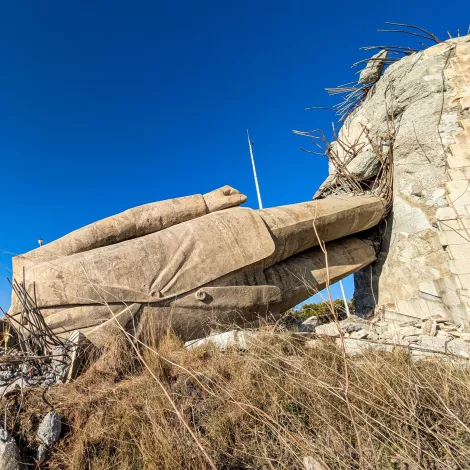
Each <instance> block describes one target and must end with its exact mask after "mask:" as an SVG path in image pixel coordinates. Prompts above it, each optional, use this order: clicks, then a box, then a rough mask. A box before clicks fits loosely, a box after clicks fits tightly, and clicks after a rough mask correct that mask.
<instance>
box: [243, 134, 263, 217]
mask: <svg viewBox="0 0 470 470" xmlns="http://www.w3.org/2000/svg"><path fill="white" fill-rule="evenodd" d="M246 135H247V137H248V147H249V148H250V156H251V165H252V166H253V176H254V177H255V186H256V194H257V196H258V206H259V208H260V209H262V208H263V203H262V202H261V193H260V191H259V184H258V176H257V174H256V166H255V157H254V156H253V142H251V140H250V134H249V133H248V129H247V130H246Z"/></svg>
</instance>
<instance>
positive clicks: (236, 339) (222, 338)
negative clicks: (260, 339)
mask: <svg viewBox="0 0 470 470" xmlns="http://www.w3.org/2000/svg"><path fill="white" fill-rule="evenodd" d="M256 336H257V335H256V333H255V332H250V331H241V330H232V331H226V332H224V333H219V334H216V335H212V336H208V337H206V338H201V339H195V340H191V341H186V343H184V346H185V348H186V349H194V348H198V347H200V346H205V345H207V344H213V345H214V346H217V347H218V348H219V349H222V350H225V349H228V348H236V349H240V350H244V349H248V348H249V347H250V345H251V344H253V343H254V342H255V341H256Z"/></svg>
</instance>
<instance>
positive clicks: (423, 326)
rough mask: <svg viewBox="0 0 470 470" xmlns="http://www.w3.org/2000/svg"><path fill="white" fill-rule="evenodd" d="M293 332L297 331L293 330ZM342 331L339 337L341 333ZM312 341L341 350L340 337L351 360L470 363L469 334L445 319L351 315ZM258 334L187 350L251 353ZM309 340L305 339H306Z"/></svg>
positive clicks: (206, 341)
mask: <svg viewBox="0 0 470 470" xmlns="http://www.w3.org/2000/svg"><path fill="white" fill-rule="evenodd" d="M305 321H306V322H307V324H311V325H315V324H316V323H318V318H317V317H310V318H308V319H306V320H305ZM293 328H294V331H296V330H298V328H297V327H296V326H294V327H293ZM340 331H341V333H340ZM309 333H311V337H312V339H307V341H306V342H305V347H306V348H314V347H317V346H320V345H321V339H322V338H332V339H334V340H335V341H336V344H337V345H338V346H339V347H341V344H342V343H341V338H340V336H341V334H342V336H343V341H344V346H345V350H346V353H347V354H348V355H351V356H354V355H357V354H361V353H363V352H365V351H367V350H376V351H385V352H392V351H393V350H394V348H396V347H398V348H404V349H406V350H408V351H409V352H410V354H411V356H412V358H414V359H424V358H427V357H431V356H432V357H438V358H439V357H440V358H454V359H464V360H467V359H470V333H468V332H466V331H465V326H464V325H457V324H455V323H453V322H452V321H451V320H449V319H447V318H443V317H440V316H438V315H436V316H435V317H434V318H429V319H427V320H421V319H414V320H412V321H407V322H404V323H403V322H402V323H400V322H393V321H390V320H384V319H383V318H381V317H380V316H377V317H375V318H373V319H371V320H365V319H363V318H360V317H357V316H355V315H351V316H350V317H349V318H347V319H345V320H341V321H339V322H338V323H336V322H330V323H326V324H323V325H318V326H316V327H312V328H310V329H309V331H308V332H307V331H305V330H303V331H301V333H300V334H309ZM259 334H260V332H259V330H250V331H248V330H231V331H226V332H223V333H218V334H214V335H211V336H208V337H206V338H201V339H197V340H192V341H187V342H186V343H185V347H186V349H195V348H198V347H201V346H207V345H213V346H215V347H217V348H218V349H221V350H222V351H225V350H227V349H229V348H234V349H238V350H240V351H243V350H247V349H250V347H253V346H254V345H256V343H257V342H259ZM307 338H308V337H307Z"/></svg>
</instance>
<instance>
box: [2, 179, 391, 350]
mask: <svg viewBox="0 0 470 470" xmlns="http://www.w3.org/2000/svg"><path fill="white" fill-rule="evenodd" d="M245 201H246V197H245V196H243V195H242V194H240V193H239V192H238V191H236V190H235V189H233V188H231V187H229V186H225V187H223V188H220V189H218V190H215V191H212V192H210V193H208V194H205V195H195V196H188V197H182V198H177V199H170V200H167V201H161V202H156V203H151V204H146V205H143V206H140V207H135V208H133V209H129V210H128V211H125V212H123V213H121V214H118V215H115V216H112V217H108V218H106V219H104V220H101V221H98V222H96V223H93V224H91V225H88V226H86V227H83V228H81V229H79V230H76V231H74V232H72V233H70V234H68V235H65V236H64V237H62V238H60V239H58V240H56V241H54V242H52V243H49V244H46V245H44V246H42V247H40V248H38V249H36V250H33V251H31V252H29V253H27V254H25V255H21V256H16V257H15V258H14V259H13V271H14V277H15V279H16V280H17V281H18V282H23V280H24V282H25V285H26V287H27V289H28V292H29V293H30V294H31V296H34V297H35V298H36V302H37V305H38V308H39V309H40V310H41V312H42V314H43V316H44V318H45V319H46V322H47V323H48V325H49V326H50V327H51V328H52V329H53V331H55V332H57V333H66V332H67V331H70V330H75V329H80V330H82V331H83V332H84V333H85V334H86V335H87V336H88V337H89V338H90V339H91V340H92V341H94V342H96V343H98V344H100V343H101V342H103V341H104V339H103V338H105V336H106V335H105V334H104V333H106V332H107V331H109V329H110V328H111V327H112V326H113V325H116V323H117V322H119V324H121V325H123V326H125V325H126V324H127V323H129V321H130V320H131V319H133V320H134V325H135V324H139V322H140V323H142V322H143V321H144V320H145V319H152V320H153V321H154V322H155V324H156V325H160V326H161V327H162V328H164V327H166V326H167V325H171V326H172V328H173V329H174V330H175V331H176V332H177V333H178V334H179V335H180V336H181V337H183V338H184V339H190V338H194V337H200V335H202V334H205V333H207V332H209V331H210V329H211V328H214V327H217V326H218V325H222V324H224V325H230V324H234V323H236V324H246V323H250V322H254V321H258V320H259V319H260V318H265V317H268V316H273V317H276V316H278V315H279V314H280V313H282V312H284V311H286V310H287V309H289V308H291V307H293V306H295V305H296V304H298V303H299V302H301V301H302V300H305V299H307V298H308V297H309V296H311V295H312V294H313V293H315V292H316V291H318V290H321V289H323V288H324V287H325V285H326V283H327V282H328V281H329V282H335V281H337V280H339V279H341V278H343V277H344V276H347V275H348V274H350V273H352V272H355V271H357V270H358V269H360V268H362V267H363V266H365V265H367V264H369V263H371V262H372V261H373V260H374V259H375V250H374V248H373V246H372V243H371V242H369V241H363V240H360V239H357V238H344V237H348V236H349V235H352V234H355V233H358V232H361V231H363V230H367V229H368V228H371V227H373V226H374V225H376V224H377V223H378V222H379V221H380V220H381V219H382V217H383V215H384V204H383V201H382V200H381V199H380V198H378V197H375V196H354V197H348V196H344V197H329V198H326V199H322V200H318V201H310V202H305V203H300V204H294V205H289V206H283V207H275V208H271V209H264V210H252V209H249V208H243V207H238V206H239V205H240V204H242V203H243V202H245ZM319 239H320V240H321V241H322V242H325V243H327V251H328V257H327V259H326V258H325V255H324V254H323V252H322V251H321V250H320V248H319V247H318V245H319ZM335 240H336V241H335ZM315 247H316V248H315ZM20 311H21V304H20V302H19V300H18V299H17V298H16V297H15V296H13V298H12V306H11V309H10V314H13V315H17V314H19V313H20Z"/></svg>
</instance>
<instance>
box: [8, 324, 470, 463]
mask: <svg viewBox="0 0 470 470" xmlns="http://www.w3.org/2000/svg"><path fill="white" fill-rule="evenodd" d="M147 346H148V347H144V348H141V351H142V353H141V354H142V360H141V361H139V360H137V359H136V356H135V351H133V348H132V346H131V345H130V344H129V341H128V340H126V339H125V338H120V339H116V341H114V343H113V344H112V345H111V348H110V349H109V350H108V352H107V353H106V354H104V355H103V356H102V357H101V358H100V359H99V360H98V361H97V362H95V364H94V365H93V366H92V367H91V368H90V369H89V370H88V372H87V373H86V374H85V375H84V376H82V377H80V378H79V379H78V380H77V381H75V382H74V383H71V384H66V385H60V386H56V387H53V388H51V389H50V390H49V391H48V393H47V395H46V397H45V398H46V401H45V400H43V398H42V397H41V393H40V392H38V391H34V390H33V391H29V392H28V393H27V395H26V398H25V404H24V406H23V410H27V411H23V412H22V413H21V415H20V423H19V425H18V429H17V430H16V432H17V433H19V434H20V435H21V436H22V438H23V439H24V442H25V441H26V440H31V438H32V436H33V435H34V428H35V426H36V425H37V424H36V423H37V421H38V418H39V417H40V416H43V415H44V413H45V412H46V411H48V410H49V409H50V405H48V404H47V402H48V403H50V404H51V405H52V406H53V407H54V408H55V409H56V410H57V411H58V412H59V413H61V414H62V415H63V416H64V418H65V421H66V423H67V426H68V428H67V432H66V436H65V437H64V438H63V439H62V440H61V441H60V442H59V444H58V446H57V447H56V449H55V450H54V452H53V454H52V456H51V459H50V460H49V462H48V464H47V465H46V466H43V467H41V468H49V469H54V470H56V469H61V470H66V469H75V470H78V469H93V470H95V469H97V470H98V469H99V470H104V469H119V470H121V469H122V470H124V469H129V470H133V469H135V470H137V469H139V470H140V469H148V470H150V469H152V470H153V469H172V470H176V469H204V468H210V466H211V465H215V467H216V468H217V469H302V468H304V467H303V464H302V459H303V457H304V456H307V455H310V456H313V457H314V458H315V459H316V460H317V461H318V462H321V463H322V464H323V465H324V466H325V468H329V469H348V470H349V469H354V468H361V467H362V468H366V469H377V468H379V469H387V468H390V469H392V468H393V469H418V468H420V469H454V468H455V469H457V468H462V469H463V468H470V379H469V375H468V372H467V370H466V368H465V367H462V366H457V365H456V364H452V363H443V362H437V361H426V362H413V361H411V360H410V358H409V357H408V356H407V355H406V353H404V352H403V351H398V352H396V353H394V354H385V353H378V352H372V351H370V352H368V353H366V354H364V355H363V356H360V357H355V358H348V359H347V361H348V367H347V369H346V370H347V372H348V375H349V389H348V393H347V399H348V400H349V406H350V409H351V410H352V416H351V413H350V412H349V411H348V407H347V403H346V399H345V394H344V387H345V367H344V357H343V355H342V352H341V350H339V349H338V348H337V347H336V346H335V344H334V343H331V342H328V341H319V342H317V346H315V347H314V348H308V347H306V346H305V343H304V341H303V340H301V339H299V337H298V336H295V335H291V334H289V333H285V332H279V331H276V330H274V329H272V328H271V329H269V328H267V329H266V330H265V332H264V334H263V335H262V336H261V337H260V339H259V343H258V344H257V345H255V346H254V347H253V348H250V350H248V351H245V352H240V351H235V350H229V351H226V352H222V351H220V350H218V349H216V348H215V347H211V346H207V347H204V348H199V349H196V350H190V351H188V350H185V349H184V347H183V345H182V344H181V342H180V341H179V340H177V339H176V338H175V337H174V336H172V335H171V334H168V335H166V336H165V337H164V338H162V339H161V340H159V341H158V342H154V343H152V344H147ZM143 363H145V365H144V364H143ZM150 371H151V373H152V374H153V376H152V374H151V373H150ZM157 381H158V382H160V383H161V384H163V386H164V387H165V390H166V392H167V395H168V396H169V397H170V399H171V400H172V402H173V405H174V406H176V408H177V409H178V410H179V412H180V413H181V415H182V416H183V417H184V420H185V421H186V423H188V425H189V426H190V427H191V430H192V432H193V433H194V434H195V436H197V440H198V442H199V444H200V445H201V446H202V447H203V448H204V450H205V452H206V453H207V456H208V457H209V459H208V458H207V457H206V456H204V455H203V453H202V452H201V450H200V448H199V447H198V445H197V443H196V442H195V440H194V439H193V438H192V437H191V435H190V433H189V432H188V431H187V429H185V427H184V426H183V425H182V423H181V420H180V419H179V418H178V417H177V416H176V414H175V410H174V408H173V405H172V404H171V403H169V401H168V396H166V395H165V393H163V390H162V388H161V386H160V385H159V384H158V383H157ZM355 426H356V430H355V429H354V427H355ZM358 438H359V439H360V442H361V448H362V454H363V459H362V464H361V465H360V463H359V455H358V446H357V443H358Z"/></svg>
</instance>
